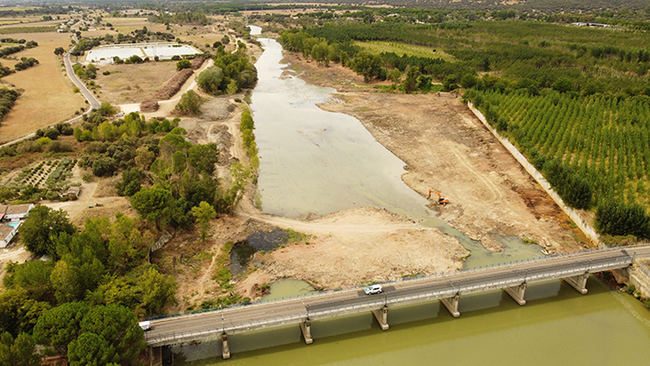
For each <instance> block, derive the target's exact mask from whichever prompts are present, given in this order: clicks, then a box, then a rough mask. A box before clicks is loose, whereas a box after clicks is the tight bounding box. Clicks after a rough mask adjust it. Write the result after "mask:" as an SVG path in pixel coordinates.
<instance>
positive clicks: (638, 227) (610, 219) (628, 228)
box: [596, 200, 650, 239]
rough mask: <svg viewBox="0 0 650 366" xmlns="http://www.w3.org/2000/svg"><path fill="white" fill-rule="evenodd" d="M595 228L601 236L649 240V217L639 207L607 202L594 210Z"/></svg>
mask: <svg viewBox="0 0 650 366" xmlns="http://www.w3.org/2000/svg"><path fill="white" fill-rule="evenodd" d="M596 228H597V229H598V231H600V232H601V233H603V234H610V235H634V236H636V237H638V238H646V239H650V215H648V214H646V212H645V210H644V209H643V207H642V206H640V205H637V204H632V205H626V204H625V203H622V202H620V201H614V200H608V201H605V202H603V203H602V204H600V205H599V206H598V209H597V210H596Z"/></svg>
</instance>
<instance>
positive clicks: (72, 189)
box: [64, 187, 81, 196]
mask: <svg viewBox="0 0 650 366" xmlns="http://www.w3.org/2000/svg"><path fill="white" fill-rule="evenodd" d="M79 193H81V187H70V188H68V190H67V191H65V193H64V194H76V195H77V196H78V195H79Z"/></svg>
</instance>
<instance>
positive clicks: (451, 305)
mask: <svg viewBox="0 0 650 366" xmlns="http://www.w3.org/2000/svg"><path fill="white" fill-rule="evenodd" d="M458 299H460V295H459V294H456V295H455V296H454V297H449V298H446V299H440V302H441V303H442V304H443V305H444V306H445V307H446V308H447V310H449V313H451V316H453V317H454V318H458V317H459V316H460V312H459V311H458Z"/></svg>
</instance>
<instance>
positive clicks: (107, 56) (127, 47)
mask: <svg viewBox="0 0 650 366" xmlns="http://www.w3.org/2000/svg"><path fill="white" fill-rule="evenodd" d="M199 54H201V51H199V50H197V49H196V48H194V47H192V46H188V45H183V44H178V43H172V42H157V43H130V44H111V45H104V46H99V47H97V48H94V49H92V50H90V51H88V54H87V55H86V61H88V62H94V63H102V64H108V63H112V62H113V58H114V57H119V58H120V59H122V60H125V59H127V58H129V57H131V56H139V57H140V58H142V59H144V58H146V57H148V58H149V59H150V60H153V59H154V58H155V57H156V56H158V59H159V60H170V59H172V57H174V56H179V57H183V56H193V55H199Z"/></svg>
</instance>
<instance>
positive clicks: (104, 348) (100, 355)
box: [68, 333, 120, 366]
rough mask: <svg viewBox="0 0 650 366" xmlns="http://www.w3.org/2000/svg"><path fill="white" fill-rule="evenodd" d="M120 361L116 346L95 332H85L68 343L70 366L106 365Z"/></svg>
mask: <svg viewBox="0 0 650 366" xmlns="http://www.w3.org/2000/svg"><path fill="white" fill-rule="evenodd" d="M119 361H120V356H119V355H118V354H117V352H116V351H115V348H114V347H113V346H112V345H111V344H110V343H108V341H107V340H106V339H104V338H102V337H101V336H98V335H97V334H95V333H83V334H81V335H80V336H79V338H77V339H75V340H73V341H72V342H70V344H69V345H68V362H69V363H70V366H86V365H106V364H108V363H110V362H115V363H117V362H119Z"/></svg>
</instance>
